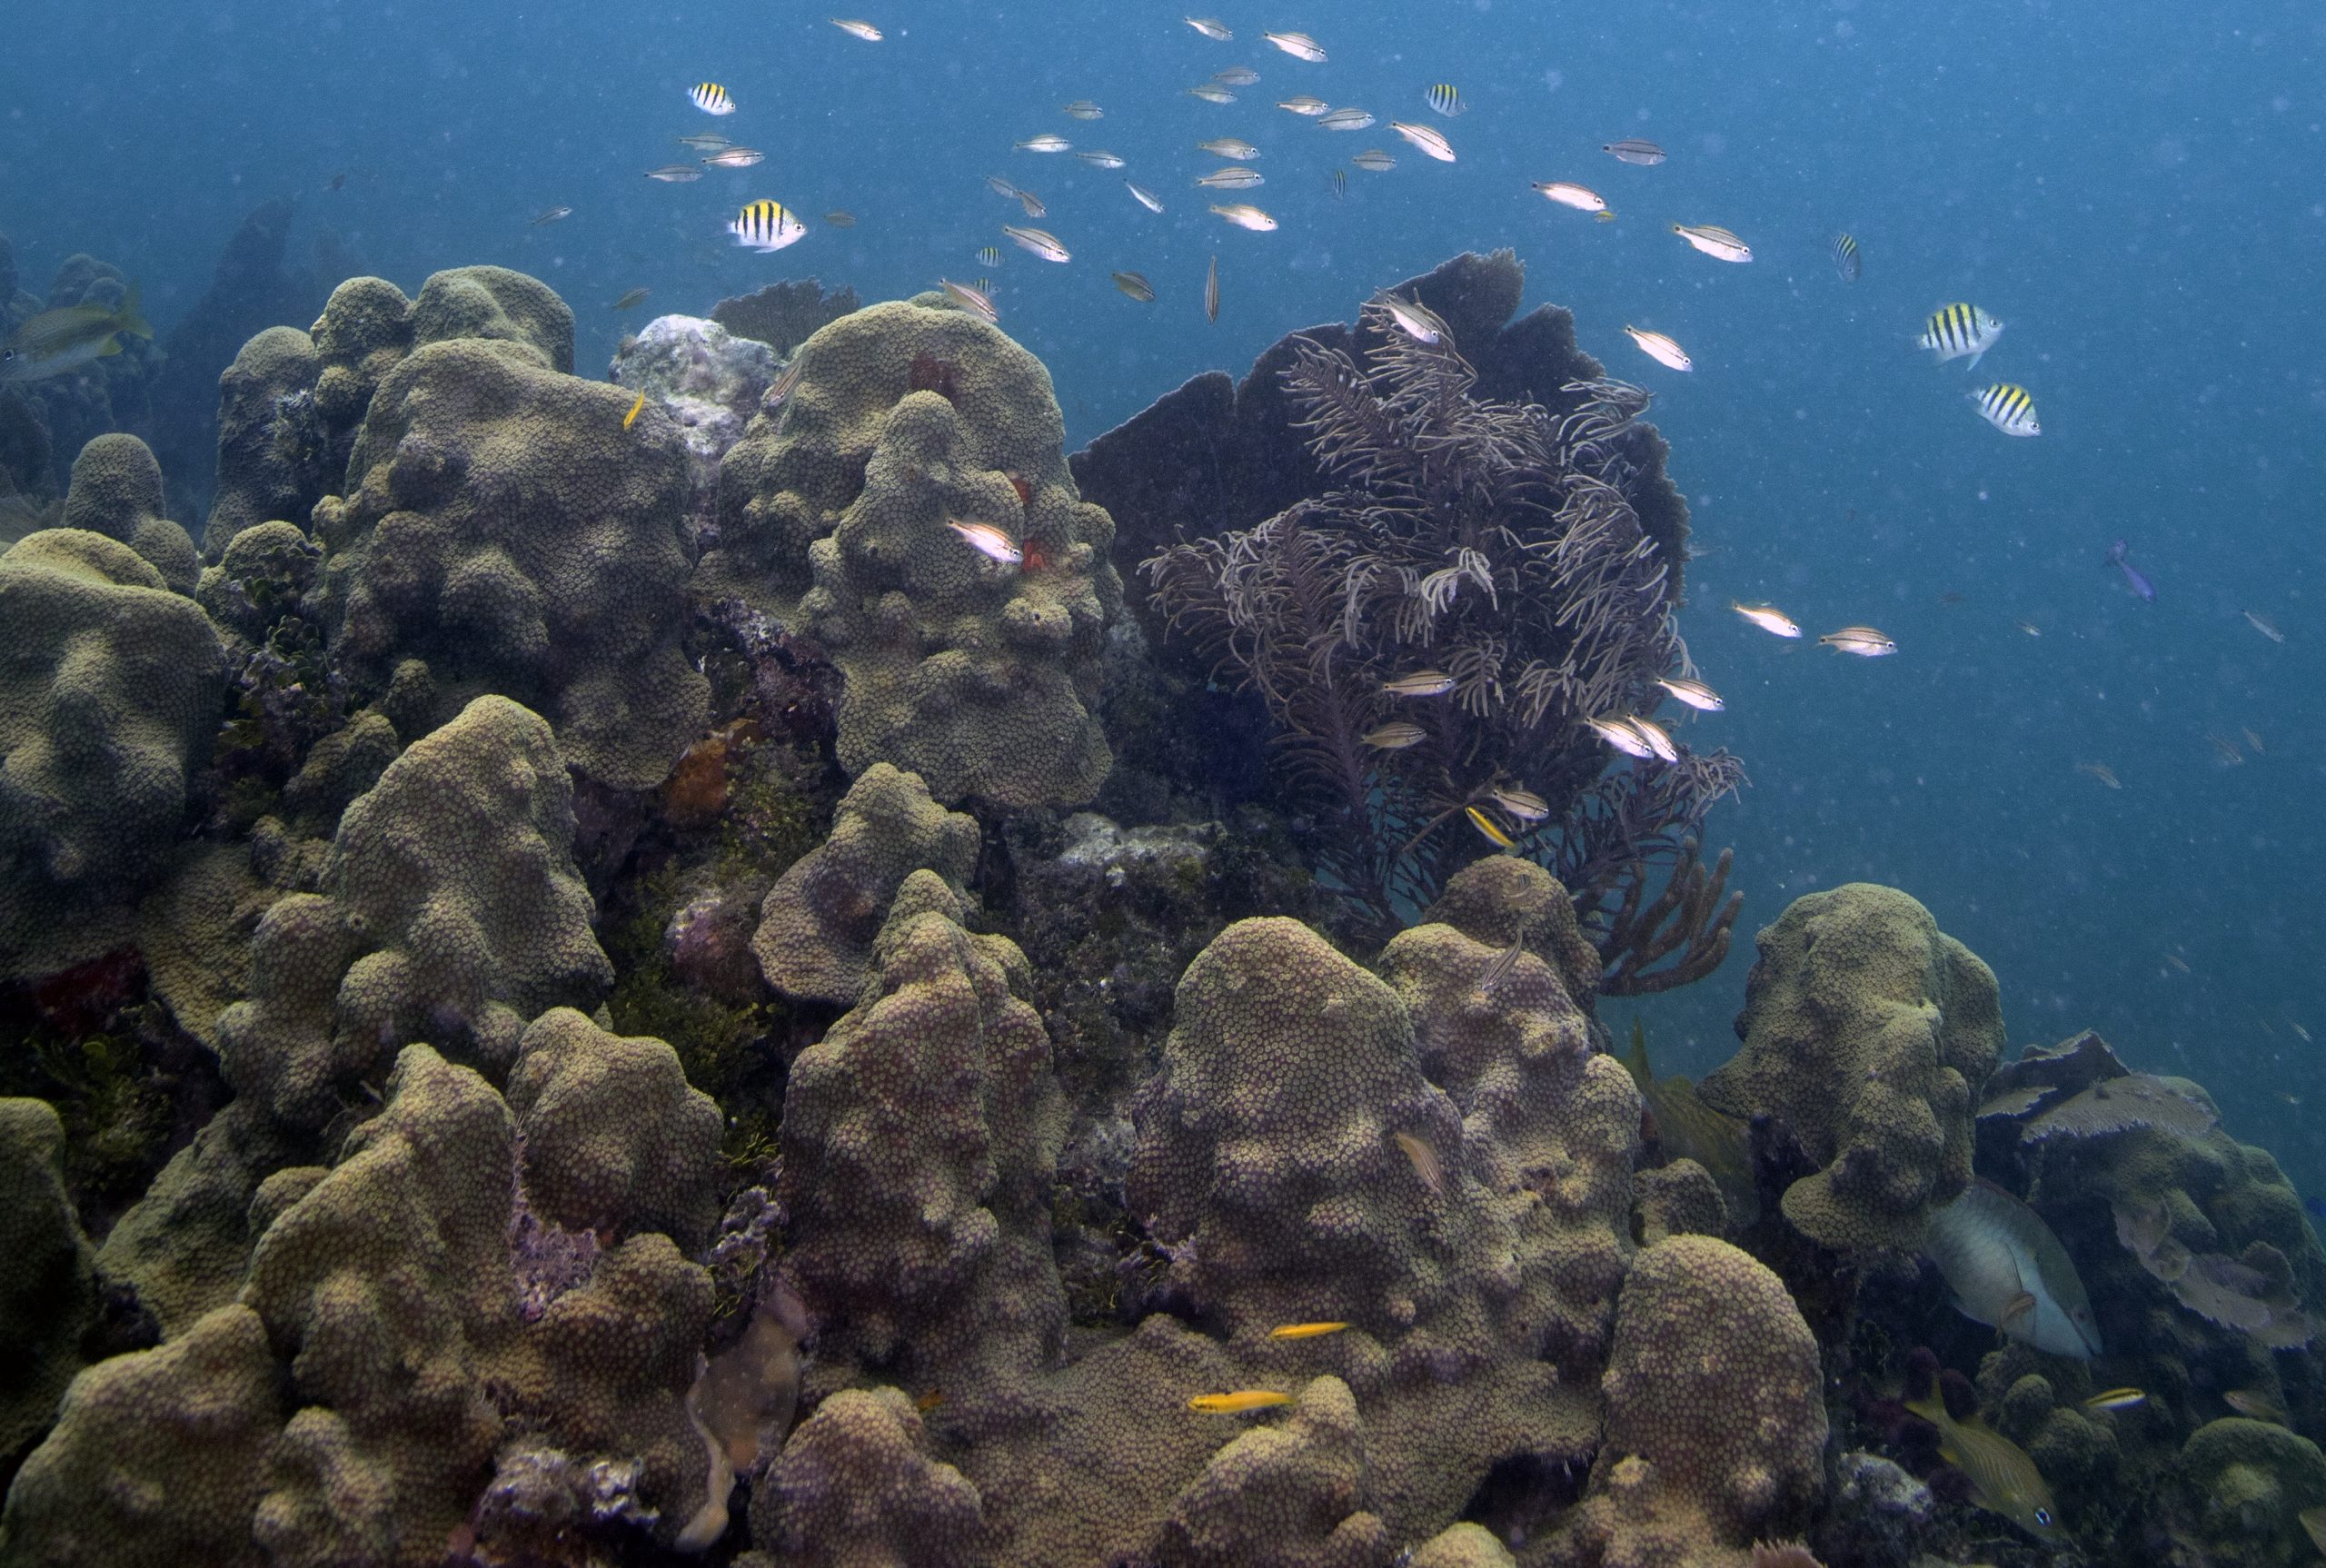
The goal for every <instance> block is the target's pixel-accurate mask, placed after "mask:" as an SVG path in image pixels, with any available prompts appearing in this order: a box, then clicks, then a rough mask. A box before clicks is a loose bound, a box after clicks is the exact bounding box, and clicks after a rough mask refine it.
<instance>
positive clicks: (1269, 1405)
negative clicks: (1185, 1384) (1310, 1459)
mask: <svg viewBox="0 0 2326 1568" xmlns="http://www.w3.org/2000/svg"><path fill="white" fill-rule="evenodd" d="M1291 1403H1292V1395H1290V1394H1278V1393H1277V1391H1276V1390H1275V1389H1273V1388H1239V1389H1238V1390H1237V1391H1236V1392H1235V1393H1233V1394H1197V1395H1196V1396H1195V1397H1194V1398H1193V1399H1190V1400H1188V1409H1189V1410H1193V1411H1197V1412H1198V1413H1200V1414H1205V1415H1241V1414H1244V1413H1245V1412H1246V1411H1247V1410H1272V1409H1274V1408H1276V1407H1277V1405H1280V1404H1291Z"/></svg>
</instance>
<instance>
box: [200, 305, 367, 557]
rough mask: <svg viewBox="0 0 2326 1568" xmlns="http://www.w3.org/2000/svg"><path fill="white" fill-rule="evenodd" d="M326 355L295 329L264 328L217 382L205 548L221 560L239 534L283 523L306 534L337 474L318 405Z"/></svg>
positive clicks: (238, 353)
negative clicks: (329, 460)
mask: <svg viewBox="0 0 2326 1568" xmlns="http://www.w3.org/2000/svg"><path fill="white" fill-rule="evenodd" d="M322 374H323V356H322V355H320V354H318V353H317V352H315V342H314V339H313V338H312V337H310V336H309V335H308V334H307V333H305V332H301V331H300V330H299V329H298V328H296V327H268V328H267V329H265V330H264V331H263V332H259V333H258V334H257V335H255V336H254V337H252V338H251V339H250V340H249V341H247V342H244V344H243V345H242V347H241V349H240V350H239V351H237V352H236V353H235V355H234V362H233V363H232V364H230V365H228V366H227V367H226V371H225V373H224V375H222V376H220V377H219V378H218V405H217V406H218V412H217V426H218V455H217V468H216V474H217V479H216V485H215V490H214V493H213V496H212V499H211V502H210V521H209V524H208V526H207V527H206V528H205V529H204V531H203V536H202V544H203V549H204V551H206V552H207V553H208V554H209V555H210V556H211V557H212V558H213V559H215V558H217V557H218V556H219V555H221V554H222V553H223V552H224V551H225V550H226V548H227V547H228V546H229V545H230V544H232V543H233V542H234V538H235V536H236V535H238V534H240V533H241V532H242V531H244V529H248V528H253V527H255V526H257V525H258V524H260V523H263V522H273V521H285V522H289V523H292V524H294V525H295V526H297V527H298V528H299V530H300V531H302V532H304V531H305V530H306V523H307V518H308V516H309V514H310V513H312V512H313V511H314V510H315V502H317V501H321V500H322V499H323V495H324V492H325V491H326V490H327V489H328V488H329V487H330V485H331V484H332V483H333V481H335V480H336V478H337V475H336V474H333V473H332V472H330V471H328V470H327V469H326V466H325V464H326V460H327V457H328V454H329V452H330V442H329V438H328V437H327V435H326V434H325V432H324V431H323V418H322V415H321V414H320V413H319V412H317V411H316V406H315V382H316V380H317V378H318V377H320V376H321V375H322Z"/></svg>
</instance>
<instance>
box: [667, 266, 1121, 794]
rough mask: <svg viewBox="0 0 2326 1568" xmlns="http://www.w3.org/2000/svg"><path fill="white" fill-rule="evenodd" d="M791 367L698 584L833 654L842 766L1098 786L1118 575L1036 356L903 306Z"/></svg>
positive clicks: (747, 451)
mask: <svg viewBox="0 0 2326 1568" xmlns="http://www.w3.org/2000/svg"><path fill="white" fill-rule="evenodd" d="M793 368H794V369H795V370H797V371H798V372H799V378H800V379H799V384H798V386H797V387H796V388H795V389H794V390H793V392H791V395H790V398H789V399H787V400H786V401H785V402H784V403H783V405H782V406H781V407H780V409H779V410H777V412H775V413H773V414H763V415H761V416H760V417H759V418H758V419H755V420H753V421H752V422H751V427H750V432H748V433H746V434H745V436H744V437H743V439H742V441H741V442H739V443H738V444H737V445H736V447H735V449H734V450H733V451H732V452H730V453H729V454H728V457H727V461H725V463H724V464H722V465H721V471H720V542H719V548H718V549H716V550H715V551H711V553H710V554H708V555H706V556H705V558H704V560H703V562H702V566H701V572H700V575H699V580H698V583H697V587H696V592H697V594H698V596H701V597H705V598H711V599H719V598H726V597H739V598H741V599H744V600H750V601H751V602H756V603H760V604H762V605H764V606H766V607H768V608H770V610H773V611H774V612H775V613H776V614H777V616H778V617H779V619H780V620H785V621H786V622H787V623H789V624H794V625H796V626H797V627H798V628H799V629H800V630H804V631H806V632H808V633H809V634H810V635H811V636H812V637H814V638H815V639H816V640H817V641H818V642H820V644H821V645H822V646H823V647H824V648H825V649H826V650H828V652H829V653H830V657H831V660H832V662H833V663H834V664H835V665H837V666H838V667H839V669H840V673H841V675H842V677H843V680H844V682H845V684H844V686H843V689H842V691H841V696H840V706H839V712H838V716H837V717H838V722H839V737H838V747H839V753H840V763H841V765H842V766H843V767H845V768H847V769H849V771H850V772H851V773H855V772H861V771H862V770H864V769H867V768H869V767H870V766H871V765H872V764H873V763H875V762H891V763H894V764H895V765H896V766H897V767H899V768H902V769H909V770H910V771H912V772H915V773H918V774H919V775H920V776H921V778H922V779H925V780H927V782H928V785H929V792H930V793H931V794H932V795H934V796H935V797H936V798H937V799H939V800H944V801H956V800H960V799H964V798H966V797H969V796H978V797H981V798H983V799H988V800H991V801H993V802H994V803H996V804H997V805H1001V806H1016V807H1024V806H1036V805H1045V804H1059V805H1073V804H1079V803H1080V802H1082V801H1085V800H1088V799H1090V798H1091V797H1092V796H1093V795H1095V794H1097V793H1098V786H1099V784H1100V783H1101V782H1103V781H1104V779H1106V776H1107V771H1108V768H1109V767H1110V766H1111V765H1112V753H1111V752H1110V751H1109V749H1108V745H1107V739H1106V736H1105V735H1104V734H1103V733H1102V732H1101V730H1100V729H1099V726H1098V719H1097V716H1096V714H1095V712H1094V709H1095V706H1096V703H1097V700H1098V679H1099V668H1098V656H1099V652H1100V647H1101V640H1102V637H1103V634H1104V632H1105V630H1106V626H1107V622H1108V620H1110V619H1111V618H1112V617H1113V616H1114V615H1115V614H1116V613H1117V611H1118V610H1119V608H1120V605H1121V600H1122V586H1121V581H1120V580H1119V579H1118V577H1117V576H1116V574H1115V569H1114V567H1113V565H1112V564H1111V563H1110V562H1109V561H1108V545H1109V543H1110V542H1111V541H1112V540H1113V538H1114V524H1113V521H1112V520H1111V519H1109V518H1108V515H1107V514H1106V512H1105V511H1102V510H1101V509H1099V508H1098V507H1096V506H1092V505H1090V504H1089V503H1088V502H1087V501H1082V500H1080V499H1079V496H1078V494H1077V492H1076V491H1075V488H1074V481H1073V479H1072V477H1071V476H1070V475H1069V473H1068V471H1067V466H1066V459H1065V456H1064V453H1063V452H1062V450H1061V446H1062V442H1063V440H1064V436H1065V428H1064V423H1063V422H1062V420H1061V419H1060V416H1059V407H1058V402H1057V399H1056V397H1055V396H1054V395H1053V394H1052V392H1051V390H1050V381H1049V372H1047V371H1045V370H1044V369H1043V368H1042V365H1041V362H1039V360H1037V359H1035V358H1034V357H1033V355H1031V354H1029V353H1028V352H1026V351H1025V350H1024V349H1022V348H1020V347H1019V346H1018V345H1017V344H1016V343H1015V342H1011V341H1010V340H1009V338H1008V337H1006V336H1004V335H1003V334H1002V333H1001V332H999V331H998V330H996V329H995V328H993V327H991V326H989V325H987V324H986V323H984V322H981V321H979V320H978V319H976V318H975V317H973V316H970V315H968V314H966V313H962V312H960V311H957V310H951V309H948V308H944V307H942V306H938V305H930V304H923V303H919V302H904V303H889V304H880V305H873V306H870V307H869V308H868V309H865V310H861V311H858V312H856V313H854V314H852V315H849V316H844V317H842V318H841V319H840V320H839V321H837V322H834V323H831V324H830V326H827V327H824V328H823V329H822V330H820V331H819V332H817V333H816V334H815V335H814V336H813V337H811V338H810V339H809V340H808V341H807V342H805V343H803V344H801V345H800V351H799V353H798V356H797V357H796V359H795V360H794V362H793ZM956 523H960V524H965V525H969V526H971V527H982V528H984V529H985V530H987V531H989V534H993V535H998V537H999V539H1000V540H1001V541H1004V542H1005V543H1006V544H1007V545H1008V546H1009V547H1010V549H1011V551H1013V552H1016V553H1018V554H1019V557H1020V559H1019V560H1016V561H1003V560H997V559H994V558H993V557H991V556H989V554H987V553H986V552H984V551H980V550H979V548H977V547H976V546H975V545H973V544H972V543H971V542H970V541H969V540H967V539H965V538H963V537H962V536H961V534H960V533H959V531H958V530H957V529H956V528H954V527H953V526H952V525H953V524H956Z"/></svg>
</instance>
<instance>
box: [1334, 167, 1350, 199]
mask: <svg viewBox="0 0 2326 1568" xmlns="http://www.w3.org/2000/svg"><path fill="white" fill-rule="evenodd" d="M1333 194H1334V195H1336V196H1346V195H1347V194H1348V171H1347V169H1335V170H1334V171H1333Z"/></svg>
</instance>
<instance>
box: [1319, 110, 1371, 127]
mask: <svg viewBox="0 0 2326 1568" xmlns="http://www.w3.org/2000/svg"><path fill="white" fill-rule="evenodd" d="M1317 124H1318V125H1320V126H1322V127H1323V128H1324V129H1326V130H1327V131H1362V130H1364V129H1365V128H1366V127H1367V125H1370V124H1373V116H1372V114H1369V113H1368V112H1367V111H1366V110H1363V109H1335V110H1334V111H1333V112H1332V113H1331V114H1321V115H1319V116H1317Z"/></svg>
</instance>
